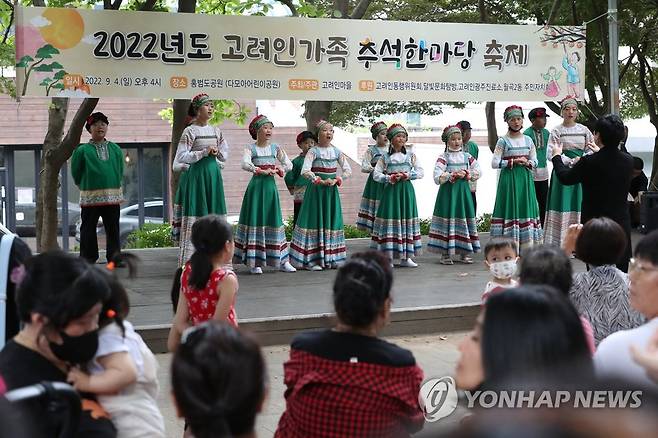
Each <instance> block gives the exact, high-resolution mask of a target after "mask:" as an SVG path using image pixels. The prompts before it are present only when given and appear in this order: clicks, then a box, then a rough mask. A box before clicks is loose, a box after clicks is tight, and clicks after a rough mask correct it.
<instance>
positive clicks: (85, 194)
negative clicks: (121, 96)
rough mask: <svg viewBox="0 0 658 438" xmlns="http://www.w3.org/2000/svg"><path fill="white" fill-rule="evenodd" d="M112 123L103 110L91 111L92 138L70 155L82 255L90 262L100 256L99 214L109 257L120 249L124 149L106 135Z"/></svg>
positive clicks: (106, 255)
mask: <svg viewBox="0 0 658 438" xmlns="http://www.w3.org/2000/svg"><path fill="white" fill-rule="evenodd" d="M109 124H110V122H109V120H108V119H107V117H106V116H105V114H103V113H100V112H96V113H93V114H92V115H90V116H89V117H88V118H87V122H86V123H85V128H86V129H87V131H88V132H89V133H90V134H91V140H89V143H85V144H82V145H80V146H78V147H77V148H76V150H75V152H74V153H73V157H72V158H71V175H72V176H73V181H74V182H75V184H76V185H77V186H78V187H79V188H80V209H81V214H80V217H81V219H82V225H81V226H80V257H82V258H84V259H87V260H88V261H89V262H90V263H96V260H98V240H97V236H96V225H97V224H98V219H99V218H103V226H104V227H105V236H106V245H107V250H106V252H105V258H106V259H107V261H108V262H110V261H112V259H113V258H114V257H115V256H116V255H118V254H119V251H121V242H120V235H119V209H120V204H121V203H122V202H123V189H122V187H121V183H122V182H123V152H121V148H120V147H119V146H118V145H117V144H115V143H112V142H111V141H107V139H106V138H105V137H106V135H107V127H108V125H109ZM67 230H68V229H67ZM67 232H68V231H67Z"/></svg>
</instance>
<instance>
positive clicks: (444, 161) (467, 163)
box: [427, 126, 480, 265]
mask: <svg viewBox="0 0 658 438" xmlns="http://www.w3.org/2000/svg"><path fill="white" fill-rule="evenodd" d="M442 138H443V141H444V142H445V143H446V150H445V152H444V153H443V154H441V155H440V156H439V159H438V160H436V165H435V166H434V182H435V183H437V184H440V185H441V187H440V188H439V193H438V194H437V196H436V203H435V204H434V214H433V216H432V224H431V225H430V232H429V241H428V243H427V250H428V251H429V252H435V253H441V254H443V256H442V258H441V264H443V265H452V264H453V262H452V258H451V257H450V256H451V255H454V254H455V253H457V254H461V257H460V258H459V259H458V260H459V261H460V262H462V263H469V264H470V263H473V259H472V258H471V257H470V255H469V254H472V253H475V252H478V251H480V238H479V237H478V232H477V223H476V221H475V206H474V205H473V198H472V197H471V191H470V188H469V182H470V181H475V180H477V179H478V178H479V177H480V165H479V164H478V162H477V160H476V159H475V158H474V157H473V156H472V155H471V154H469V153H468V152H464V151H463V150H462V134H461V130H460V128H459V127H458V126H447V127H446V128H445V129H444V130H443V136H442Z"/></svg>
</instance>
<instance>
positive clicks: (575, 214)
mask: <svg viewBox="0 0 658 438" xmlns="http://www.w3.org/2000/svg"><path fill="white" fill-rule="evenodd" d="M593 141H594V137H593V136H592V133H591V132H590V130H589V129H587V127H585V126H583V125H581V124H579V123H577V124H576V125H575V126H571V127H565V126H564V125H559V126H557V127H555V128H554V129H553V130H552V131H551V135H550V137H549V148H552V147H553V146H554V145H558V144H559V145H561V146H562V155H563V161H565V162H566V163H567V164H570V163H571V162H572V161H573V160H574V158H577V157H582V156H583V154H584V153H585V150H586V145H587V143H588V142H593ZM582 202H583V189H582V186H581V185H580V184H575V185H572V186H567V185H564V184H562V183H561V182H560V180H559V179H558V178H557V177H556V176H555V171H553V174H552V175H551V185H550V188H549V191H548V201H547V202H546V220H545V233H544V243H546V244H547V245H555V246H561V245H562V240H564V236H565V235H566V232H567V229H568V228H569V225H572V224H579V223H580V212H581V204H582Z"/></svg>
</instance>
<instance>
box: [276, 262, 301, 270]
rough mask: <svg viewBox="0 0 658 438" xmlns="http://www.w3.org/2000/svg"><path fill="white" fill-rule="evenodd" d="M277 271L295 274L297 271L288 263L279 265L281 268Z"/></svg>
mask: <svg viewBox="0 0 658 438" xmlns="http://www.w3.org/2000/svg"><path fill="white" fill-rule="evenodd" d="M279 269H280V270H281V271H283V272H297V269H295V267H294V266H293V265H291V264H290V262H285V263H281V267H280V268H279Z"/></svg>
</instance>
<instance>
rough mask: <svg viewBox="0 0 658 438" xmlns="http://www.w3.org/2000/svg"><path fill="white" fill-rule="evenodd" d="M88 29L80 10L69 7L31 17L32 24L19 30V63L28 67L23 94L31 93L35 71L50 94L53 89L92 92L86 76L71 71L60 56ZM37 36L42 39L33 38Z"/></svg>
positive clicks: (81, 93)
mask: <svg viewBox="0 0 658 438" xmlns="http://www.w3.org/2000/svg"><path fill="white" fill-rule="evenodd" d="M84 30H85V26H84V21H83V19H82V16H80V13H79V12H78V11H76V10H75V9H67V8H62V9H60V8H46V9H45V10H44V12H43V14H41V15H39V16H36V17H33V18H32V19H31V20H30V25H29V26H21V27H20V29H19V31H18V32H17V41H18V43H17V51H16V55H17V62H16V67H17V68H24V69H25V79H24V80H23V87H22V90H21V95H22V96H25V95H26V93H27V87H28V85H29V83H30V76H31V75H33V77H34V78H35V79H36V82H38V85H39V86H40V87H44V88H45V91H46V96H49V95H51V94H50V93H51V92H53V93H56V95H57V96H67V97H85V96H88V95H89V94H90V92H91V90H90V88H89V86H88V85H86V84H84V83H83V81H82V80H81V79H82V76H80V75H73V74H69V73H68V72H67V71H66V69H65V67H64V66H63V65H62V64H60V63H59V62H58V60H57V59H56V58H58V57H57V55H59V54H60V53H61V50H66V49H71V48H73V47H75V46H76V45H78V44H79V43H80V41H82V37H83V35H84ZM34 39H37V40H40V41H32V40H34ZM28 40H29V41H28ZM30 41H31V42H30ZM28 43H29V44H28ZM35 43H36V44H35ZM39 81H40V82H39Z"/></svg>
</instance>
